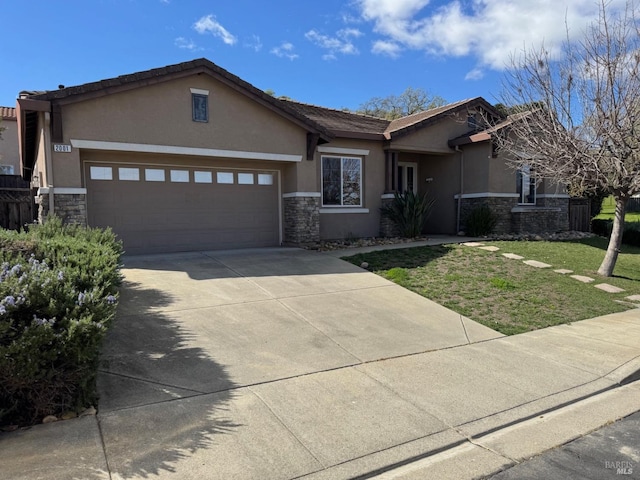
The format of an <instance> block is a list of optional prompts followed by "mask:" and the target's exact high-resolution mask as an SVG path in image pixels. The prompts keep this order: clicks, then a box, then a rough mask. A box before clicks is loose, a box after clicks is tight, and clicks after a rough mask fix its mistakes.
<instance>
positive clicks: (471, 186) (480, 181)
mask: <svg viewBox="0 0 640 480" xmlns="http://www.w3.org/2000/svg"><path fill="white" fill-rule="evenodd" d="M490 148H491V147H489V146H488V145H487V144H475V145H469V146H465V147H464V150H463V152H464V153H463V155H464V172H463V176H464V192H463V193H465V194H468V193H483V192H489V191H492V190H491V186H490V180H489V176H490V173H489V172H490V158H489V155H490V153H491V151H490ZM459 192H460V188H459V187H458V190H457V192H456V193H459Z"/></svg>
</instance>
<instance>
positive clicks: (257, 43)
mask: <svg viewBox="0 0 640 480" xmlns="http://www.w3.org/2000/svg"><path fill="white" fill-rule="evenodd" d="M244 46H245V47H247V48H251V49H253V50H255V51H256V52H259V51H260V50H262V47H263V45H262V40H260V37H259V36H258V35H252V36H251V39H250V40H247V41H246V42H245V43H244Z"/></svg>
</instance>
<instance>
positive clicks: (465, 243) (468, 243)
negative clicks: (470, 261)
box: [463, 242, 484, 247]
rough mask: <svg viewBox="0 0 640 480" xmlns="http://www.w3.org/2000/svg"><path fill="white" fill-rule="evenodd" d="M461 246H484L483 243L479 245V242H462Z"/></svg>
mask: <svg viewBox="0 0 640 480" xmlns="http://www.w3.org/2000/svg"><path fill="white" fill-rule="evenodd" d="M463 245H464V246H465V247H481V246H483V245H484V243H480V242H464V243H463Z"/></svg>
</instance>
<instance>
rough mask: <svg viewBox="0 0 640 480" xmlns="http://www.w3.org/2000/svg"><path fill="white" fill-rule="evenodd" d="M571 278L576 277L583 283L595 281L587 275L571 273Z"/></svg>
mask: <svg viewBox="0 0 640 480" xmlns="http://www.w3.org/2000/svg"><path fill="white" fill-rule="evenodd" d="M571 278H575V279H576V280H578V281H579V282H582V283H591V282H593V278H591V277H585V276H583V275H571Z"/></svg>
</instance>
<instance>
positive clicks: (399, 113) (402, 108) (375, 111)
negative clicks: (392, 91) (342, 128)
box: [356, 87, 447, 120]
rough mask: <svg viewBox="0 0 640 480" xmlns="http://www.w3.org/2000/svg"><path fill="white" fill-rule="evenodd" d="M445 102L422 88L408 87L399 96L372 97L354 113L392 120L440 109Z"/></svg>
mask: <svg viewBox="0 0 640 480" xmlns="http://www.w3.org/2000/svg"><path fill="white" fill-rule="evenodd" d="M446 103H447V102H446V100H445V99H444V98H442V97H440V96H438V95H431V94H430V93H428V92H427V91H425V90H423V89H422V88H413V87H408V88H407V89H406V90H405V91H404V92H402V93H401V94H400V95H389V96H387V97H373V98H371V99H369V100H367V101H366V102H364V103H363V104H361V105H360V106H359V107H358V109H357V110H356V113H360V114H363V115H371V116H373V117H379V118H386V119H387V120H394V119H396V118H400V117H405V116H407V115H411V114H414V113H418V112H422V111H424V110H429V109H430V108H435V107H441V106H442V105H445V104H446Z"/></svg>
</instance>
